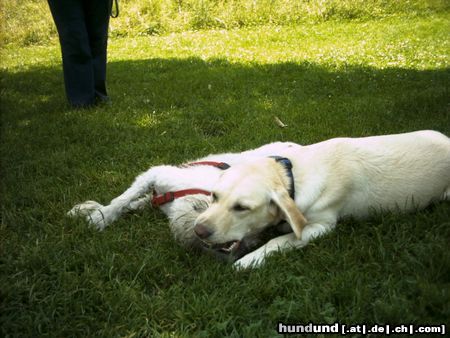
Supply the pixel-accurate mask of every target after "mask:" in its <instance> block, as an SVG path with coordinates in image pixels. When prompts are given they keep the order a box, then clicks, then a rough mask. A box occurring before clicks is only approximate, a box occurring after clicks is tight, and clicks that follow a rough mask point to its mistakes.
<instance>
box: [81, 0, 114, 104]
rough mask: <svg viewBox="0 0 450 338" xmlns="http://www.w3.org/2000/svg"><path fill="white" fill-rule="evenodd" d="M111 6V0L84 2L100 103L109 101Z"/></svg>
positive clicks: (88, 0) (96, 94) (96, 88)
mask: <svg viewBox="0 0 450 338" xmlns="http://www.w3.org/2000/svg"><path fill="white" fill-rule="evenodd" d="M111 4H112V3H111V1H110V0H96V1H92V0H84V9H85V15H86V27H87V31H88V35H89V45H90V47H91V52H92V62H93V66H94V84H95V96H96V98H97V100H100V101H105V100H108V94H107V91H106V59H107V45H108V25H109V15H110V13H111Z"/></svg>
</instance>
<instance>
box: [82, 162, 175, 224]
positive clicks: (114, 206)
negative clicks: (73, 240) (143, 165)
mask: <svg viewBox="0 0 450 338" xmlns="http://www.w3.org/2000/svg"><path fill="white" fill-rule="evenodd" d="M167 168H171V167H170V166H157V167H153V168H151V169H149V170H147V171H146V172H144V173H142V174H141V175H139V176H137V177H136V179H135V180H134V182H133V184H132V185H131V186H130V187H129V188H128V189H127V190H125V192H124V193H123V194H121V195H120V196H118V197H116V198H114V199H113V200H112V201H111V203H110V204H109V205H106V206H102V207H101V208H99V209H97V210H94V211H93V212H92V213H90V214H89V215H87V216H86V219H87V221H88V222H89V223H90V224H92V225H94V226H95V227H96V228H97V229H99V230H103V229H104V228H105V227H106V226H108V225H109V224H111V223H112V222H114V221H116V220H117V219H118V218H119V217H120V216H121V215H122V214H123V213H124V212H127V211H131V210H136V209H138V208H141V207H142V206H143V205H144V204H145V203H147V202H149V201H150V198H151V196H150V195H151V190H152V188H153V187H154V186H155V184H157V182H158V180H161V179H162V178H161V177H164V173H165V171H167Z"/></svg>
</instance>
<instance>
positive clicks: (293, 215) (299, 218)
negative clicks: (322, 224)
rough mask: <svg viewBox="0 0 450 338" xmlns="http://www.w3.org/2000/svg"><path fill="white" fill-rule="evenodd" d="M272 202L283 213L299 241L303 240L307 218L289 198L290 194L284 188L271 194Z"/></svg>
mask: <svg viewBox="0 0 450 338" xmlns="http://www.w3.org/2000/svg"><path fill="white" fill-rule="evenodd" d="M271 198H272V201H273V202H274V203H275V204H276V205H277V206H278V207H279V208H280V210H281V211H282V212H283V214H284V216H285V218H286V221H287V222H288V223H289V224H290V225H291V227H292V230H293V231H294V233H295V236H296V237H297V238H298V239H301V238H302V230H303V227H304V226H305V224H306V222H307V221H306V218H305V216H303V214H302V212H301V211H300V209H299V208H298V207H297V205H295V202H294V200H293V199H292V198H291V196H289V193H288V191H287V190H286V189H284V188H281V187H280V188H278V189H275V190H273V191H272V193H271Z"/></svg>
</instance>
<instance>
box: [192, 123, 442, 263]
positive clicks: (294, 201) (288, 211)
mask: <svg viewBox="0 0 450 338" xmlns="http://www.w3.org/2000/svg"><path fill="white" fill-rule="evenodd" d="M274 155H278V156H281V157H282V158H279V157H275V158H271V157H268V158H259V159H254V160H251V161H247V162H245V163H242V164H236V165H234V166H232V167H231V168H230V169H229V170H227V171H224V172H223V173H222V174H221V177H220V178H219V180H218V182H217V184H216V185H215V186H214V187H213V189H212V191H213V203H212V204H211V206H210V207H209V208H208V209H206V211H205V212H203V213H202V214H200V215H199V216H198V218H197V220H196V221H195V227H194V231H195V233H196V234H197V236H198V237H199V238H200V239H201V240H202V241H203V242H205V243H206V244H207V245H210V246H215V247H220V246H224V245H226V246H237V245H239V243H240V241H242V240H244V239H246V238H248V237H251V236H254V235H256V234H258V233H260V232H261V231H262V230H263V229H264V228H266V227H268V226H269V225H271V224H277V223H279V222H280V221H282V220H286V221H287V222H288V223H289V224H290V226H291V227H292V230H293V232H291V233H288V234H285V235H282V236H279V237H276V238H274V239H271V240H270V241H268V242H267V243H266V244H265V245H263V246H262V247H260V248H258V249H257V250H255V251H253V252H250V253H248V254H247V255H245V256H244V257H242V258H240V259H239V260H237V261H236V262H235V263H234V264H235V266H236V267H237V268H247V267H250V266H254V267H256V266H259V265H261V264H262V263H263V262H264V260H265V258H266V257H267V255H268V254H270V253H271V252H273V251H277V250H284V249H287V248H295V247H302V246H304V245H306V244H307V243H308V242H309V241H310V240H311V239H313V238H315V237H317V236H320V235H323V234H324V233H326V232H328V231H330V230H332V229H333V228H334V226H335V225H336V222H337V221H338V219H340V218H342V217H345V216H350V215H351V216H354V217H355V218H357V219H358V218H359V219H360V218H364V217H366V216H368V215H369V213H370V211H371V210H380V211H404V212H407V211H412V210H415V209H418V208H424V207H425V206H427V205H428V204H430V203H431V202H433V201H438V200H443V199H449V198H450V139H449V138H448V137H447V136H445V135H443V134H441V133H439V132H436V131H417V132H412V133H406V134H398V135H386V136H374V137H366V138H335V139H331V140H328V141H324V142H320V143H317V144H312V145H308V146H295V147H290V148H286V149H283V150H282V151H281V152H280V153H278V154H274ZM294 194H295V196H294Z"/></svg>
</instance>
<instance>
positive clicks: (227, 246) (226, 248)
mask: <svg viewBox="0 0 450 338" xmlns="http://www.w3.org/2000/svg"><path fill="white" fill-rule="evenodd" d="M240 244H241V241H238V240H236V241H229V242H226V243H219V244H210V243H206V242H203V245H205V246H206V247H207V248H209V249H212V250H215V251H220V252H223V253H226V254H231V253H233V252H235V251H236V250H238V249H239V245H240Z"/></svg>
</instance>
